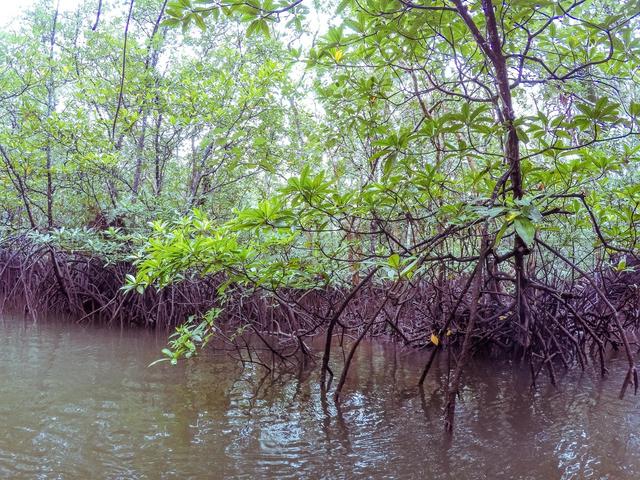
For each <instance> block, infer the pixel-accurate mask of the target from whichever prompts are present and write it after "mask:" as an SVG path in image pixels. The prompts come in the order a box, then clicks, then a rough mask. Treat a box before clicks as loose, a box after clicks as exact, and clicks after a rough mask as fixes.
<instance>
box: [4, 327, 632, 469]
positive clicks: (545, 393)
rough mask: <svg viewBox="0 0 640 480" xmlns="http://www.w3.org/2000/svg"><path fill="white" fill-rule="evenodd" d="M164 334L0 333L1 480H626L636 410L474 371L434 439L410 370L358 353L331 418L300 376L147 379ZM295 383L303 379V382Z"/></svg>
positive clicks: (605, 387) (207, 372)
mask: <svg viewBox="0 0 640 480" xmlns="http://www.w3.org/2000/svg"><path fill="white" fill-rule="evenodd" d="M165 340H166V336H165V335H164V334H163V333H160V334H158V335H157V336H155V335H154V334H153V333H149V332H141V331H124V332H120V331H114V330H106V329H98V328H85V327H78V326H76V325H73V324H66V325H57V324H46V325H32V324H30V323H23V322H21V321H17V320H14V319H8V318H5V320H4V321H0V425H1V426H2V429H1V430H0V478H25V479H31V478H43V479H45V478H46V479H50V478H56V479H57V478H61V479H87V478H113V479H116V478H140V479H143V478H144V479H158V478H247V479H254V478H376V479H378V478H394V479H398V478H436V479H437V478H443V479H449V478H450V479H460V478H470V479H473V478H478V479H480V478H523V479H524V478H527V479H528V478H532V479H533V478H540V479H556V478H566V479H569V478H610V479H626V478H629V479H632V478H634V479H635V478H640V431H639V427H640V414H639V413H638V407H639V406H640V400H639V398H638V397H633V396H628V397H627V398H625V399H624V400H619V399H617V398H616V393H617V391H618V387H619V384H620V379H621V378H622V375H623V373H624V365H623V364H620V368H616V366H615V364H614V365H613V366H612V368H611V370H612V375H611V379H609V380H606V381H604V382H602V381H599V380H598V378H597V375H595V374H591V373H583V374H580V373H579V372H573V373H571V374H570V375H568V376H567V378H564V379H562V382H561V386H560V388H559V389H555V388H553V387H549V386H542V387H539V389H538V390H537V391H531V390H530V389H529V384H528V380H527V378H526V375H524V374H521V373H516V372H514V369H513V368H509V369H508V368H504V369H500V370H498V371H496V369H495V368H488V367H487V366H486V365H476V366H475V367H474V368H473V369H472V370H471V371H470V372H469V374H468V375H467V379H468V382H467V387H465V389H464V391H463V392H462V396H463V400H462V401H460V402H459V403H458V405H459V409H458V416H457V418H456V432H455V436H454V437H453V439H452V440H451V441H449V442H447V441H446V440H445V439H444V438H443V435H442V424H441V413H440V412H441V409H442V397H441V395H440V393H439V385H438V382H439V381H441V380H440V378H442V377H443V376H444V373H443V372H440V373H439V372H436V375H433V379H432V380H431V383H429V384H428V385H427V387H426V388H425V392H424V395H420V394H418V392H417V390H416V389H415V387H414V385H415V382H416V379H417V378H418V377H419V372H420V369H421V367H422V364H423V361H424V356H423V355H422V354H417V353H415V352H406V351H401V350H399V349H394V348H392V347H391V346H388V345H387V346H384V345H363V347H362V348H361V351H360V354H359V355H358V358H357V361H356V362H355V363H354V365H353V370H352V373H353V375H351V378H350V381H349V383H348V385H347V387H346V389H345V393H344V401H343V404H342V406H341V407H340V409H337V408H336V406H335V405H334V404H333V402H331V401H329V402H323V401H322V400H321V396H320V391H319V387H318V384H317V381H316V377H315V376H314V374H311V376H310V378H305V377H304V376H303V377H300V375H299V374H298V373H288V374H281V375H280V376H278V377H276V378H264V377H263V372H262V371H261V370H260V369H252V368H246V369H242V367H241V366H240V365H238V364H237V363H235V362H234V361H232V360H230V359H228V358H226V357H223V356H214V355H208V356H206V357H200V358H199V359H197V360H196V361H192V362H190V363H184V364H182V365H178V366H177V367H170V366H168V365H165V364H160V365H157V366H156V367H152V368H147V367H146V366H147V365H148V364H149V363H150V362H151V361H153V360H155V359H156V358H157V357H158V352H159V350H160V349H161V348H162V347H163V346H164V342H165ZM305 375H307V376H308V375H309V374H308V373H307V374H305Z"/></svg>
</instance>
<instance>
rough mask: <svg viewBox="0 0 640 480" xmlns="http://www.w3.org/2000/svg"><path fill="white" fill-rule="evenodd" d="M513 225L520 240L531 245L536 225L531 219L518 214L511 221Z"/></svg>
mask: <svg viewBox="0 0 640 480" xmlns="http://www.w3.org/2000/svg"><path fill="white" fill-rule="evenodd" d="M513 225H514V226H515V228H516V233H517V234H518V236H519V237H520V238H521V239H522V241H523V242H524V243H525V244H527V245H531V244H532V243H533V239H534V237H535V234H536V227H535V225H534V224H533V223H532V222H531V220H529V219H528V218H526V217H522V216H518V217H517V218H516V219H515V220H514V221H513Z"/></svg>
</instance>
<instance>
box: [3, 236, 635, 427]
mask: <svg viewBox="0 0 640 480" xmlns="http://www.w3.org/2000/svg"><path fill="white" fill-rule="evenodd" d="M634 263H635V261H634V260H633V259H632V258H629V259H627V264H628V265H629V268H626V269H625V270H624V271H616V270H615V269H611V268H608V269H602V270H600V271H596V272H589V273H588V274H586V273H585V272H582V273H584V275H578V276H576V277H575V278H574V279H573V280H572V281H567V280H561V279H556V280H552V279H550V278H544V281H542V280H540V279H537V278H535V277H534V276H533V275H529V277H528V279H527V283H526V287H527V288H526V290H525V291H524V298H523V299H522V302H523V304H524V306H525V307H526V319H525V320H524V321H523V319H522V318H520V317H518V315H517V314H516V312H517V309H516V303H517V297H516V293H515V289H514V288H512V287H510V283H511V284H513V283H515V279H514V278H509V277H508V276H506V275H505V274H504V273H501V274H492V273H491V272H492V269H491V268H490V265H489V264H487V265H486V267H485V268H481V266H483V265H482V264H481V262H478V264H477V266H476V268H475V270H473V271H472V272H467V273H461V274H460V275H458V276H457V277H455V278H447V276H445V275H443V271H442V269H439V268H438V266H437V265H434V269H433V275H432V276H430V277H429V276H422V277H421V279H420V280H418V281H408V280H407V281H395V282H393V283H390V282H381V281H379V280H378V281H376V280H375V270H372V271H370V272H369V273H368V275H367V276H366V277H364V278H362V279H358V280H357V282H354V284H353V286H352V287H351V288H345V289H336V288H334V289H325V290H308V291H299V290H290V289H278V290H275V291H266V290H261V289H253V290H247V289H246V288H239V287H238V288H234V289H232V291H231V294H230V295H228V297H227V299H226V300H225V304H224V313H223V316H222V317H221V318H220V319H219V320H218V322H217V325H216V328H217V331H218V333H219V335H218V337H219V339H220V340H221V342H222V343H223V344H224V345H226V346H227V347H231V349H232V350H233V351H234V352H235V353H236V355H238V356H239V358H240V359H241V360H242V361H243V362H253V363H257V364H260V365H262V366H264V367H265V368H267V369H273V368H275V367H287V366H293V365H297V366H300V365H306V366H308V365H315V364H318V363H319V364H320V367H321V375H320V377H321V385H322V388H323V391H325V392H328V391H329V390H330V389H331V385H332V383H334V382H333V379H334V372H333V371H332V369H331V367H330V363H329V359H330V357H331V354H332V352H331V350H332V348H335V347H334V345H335V342H336V339H337V340H338V342H339V344H340V345H341V346H342V347H343V352H344V355H343V368H342V371H341V373H340V376H339V378H338V379H337V381H336V382H335V383H334V385H335V386H334V388H333V390H332V392H333V395H334V398H335V399H336V400H337V399H339V397H340V392H341V390H342V387H343V385H344V383H345V380H346V377H347V372H348V370H349V366H350V364H351V361H352V359H353V357H354V354H355V351H356V349H357V348H358V345H359V344H360V342H361V341H362V340H363V339H364V338H365V337H377V338H382V339H385V340H395V341H397V342H399V343H401V344H403V345H405V346H407V347H412V348H422V349H429V350H430V354H429V355H428V361H427V363H426V365H425V368H424V370H423V372H422V375H421V378H419V379H416V381H417V382H418V383H419V384H420V385H422V383H423V382H424V380H425V378H426V376H427V374H428V372H429V369H430V367H431V365H432V364H433V362H434V360H435V359H436V357H437V355H438V354H439V352H441V351H444V350H446V351H447V353H448V354H449V356H451V357H453V358H454V360H455V361H453V362H450V364H451V365H452V366H451V372H450V381H449V391H448V392H447V393H448V404H447V405H448V407H447V411H448V412H449V413H447V415H446V417H447V418H448V420H447V421H448V422H449V423H448V424H449V426H450V425H451V423H452V421H453V409H454V406H455V401H456V397H457V395H458V393H459V388H460V382H461V378H462V372H463V367H464V365H465V364H466V363H467V362H468V361H469V359H470V358H471V357H472V356H474V355H485V356H490V357H493V358H511V359H518V360H519V361H522V362H526V363H527V364H528V365H529V368H530V370H531V378H532V383H533V384H534V385H535V382H536V380H537V378H538V377H539V375H540V374H541V372H546V373H547V374H548V377H549V379H550V380H551V382H552V383H554V384H555V382H556V381H557V370H558V369H559V368H560V369H562V368H566V369H568V368H570V367H573V366H576V365H577V366H579V367H581V368H586V367H587V366H589V365H594V366H595V367H596V368H598V369H599V371H600V372H601V373H602V375H605V374H606V372H607V368H606V358H607V356H608V355H609V354H610V352H612V351H618V350H620V351H621V352H622V353H623V354H625V355H626V356H627V359H628V361H629V371H628V374H627V378H626V379H625V380H624V385H623V387H622V392H621V394H624V391H625V390H626V389H627V388H628V386H630V385H633V386H634V387H636V389H637V385H638V382H637V375H636V370H635V362H634V358H633V356H634V350H635V349H637V348H638V346H639V345H640V344H639V342H638V339H637V336H636V332H637V329H638V326H639V324H640V289H639V288H638V286H640V272H637V271H635V270H634V268H633V266H634ZM538 271H542V270H540V269H538ZM131 273H134V266H133V265H131V264H130V263H127V262H120V263H116V264H108V265H105V262H104V261H103V260H101V259H99V258H95V257H92V256H87V255H84V254H80V253H69V252H63V251H59V250H56V249H54V248H53V247H51V246H43V245H37V244H33V243H31V242H28V241H15V242H13V243H11V244H5V246H4V248H2V249H1V250H0V302H1V303H0V308H1V309H12V310H14V311H15V310H17V309H20V310H22V311H23V312H24V314H25V315H26V316H28V317H31V318H33V319H34V320H36V319H38V318H40V317H42V318H45V317H46V316H48V315H50V314H58V315H59V314H64V315H68V316H70V317H71V318H75V319H76V320H77V321H79V322H99V323H103V324H109V325H119V326H122V325H127V326H130V325H134V326H147V327H153V328H170V327H172V326H176V325H178V324H180V323H181V322H183V321H184V320H185V319H186V318H187V317H188V316H189V315H198V314H203V313H204V312H206V311H207V310H209V309H211V308H213V307H215V306H219V305H217V304H218V302H219V300H217V296H216V289H217V287H218V286H219V285H220V283H221V282H222V281H223V278H222V277H221V276H218V277H211V278H204V279H203V278H198V279H192V280H185V281H183V282H181V283H178V284H174V285H170V286H168V287H166V288H164V289H161V290H156V289H153V288H150V289H147V290H146V291H145V292H144V294H136V293H135V292H125V291H123V290H122V289H121V286H122V285H123V284H124V283H125V278H126V275H127V274H131ZM429 278H431V280H428V279H429ZM520 294H521V295H522V293H520ZM314 338H322V339H323V341H324V345H323V348H322V351H321V355H317V349H314V348H312V347H311V346H310V343H311V342H312V341H313V339H314ZM318 360H320V361H318Z"/></svg>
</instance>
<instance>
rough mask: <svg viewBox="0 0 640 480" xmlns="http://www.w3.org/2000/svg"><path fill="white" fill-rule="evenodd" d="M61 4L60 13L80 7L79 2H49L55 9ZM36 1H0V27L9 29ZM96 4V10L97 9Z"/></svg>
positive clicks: (68, 0)
mask: <svg viewBox="0 0 640 480" xmlns="http://www.w3.org/2000/svg"><path fill="white" fill-rule="evenodd" d="M58 1H59V2H60V11H63V12H64V11H68V10H74V9H75V8H77V6H78V1H77V0H49V3H50V4H51V8H52V9H54V8H55V6H56V2H58ZM35 3H36V0H0V27H2V28H4V27H8V26H9V25H11V24H12V23H14V22H15V21H16V20H18V19H19V18H20V17H21V16H22V15H23V14H24V13H25V12H26V11H27V10H29V9H30V8H31V7H32V6H33V5H34V4H35ZM97 5H98V4H97V3H96V8H97Z"/></svg>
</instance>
